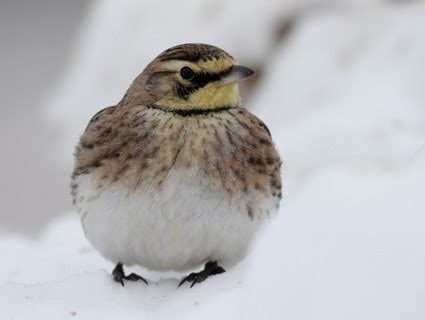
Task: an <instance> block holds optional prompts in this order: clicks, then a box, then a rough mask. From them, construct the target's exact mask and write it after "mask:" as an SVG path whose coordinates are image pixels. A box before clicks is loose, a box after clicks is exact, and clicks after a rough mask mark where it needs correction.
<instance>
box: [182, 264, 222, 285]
mask: <svg viewBox="0 0 425 320" xmlns="http://www.w3.org/2000/svg"><path fill="white" fill-rule="evenodd" d="M223 272H226V270H224V268H223V267H220V266H219V265H218V264H217V261H209V262H207V263H206V264H205V267H204V270H202V271H200V272H192V273H191V274H189V275H188V276H186V277H184V278H183V279H182V281H180V283H179V287H180V286H181V285H182V284H183V283H185V282H191V285H190V287H191V288H192V287H193V286H194V285H195V284H197V283H201V282H203V281H205V280H206V279H207V278H208V277H209V276H213V275H216V274H220V273H223Z"/></svg>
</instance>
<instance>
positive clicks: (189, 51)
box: [121, 44, 254, 110]
mask: <svg viewBox="0 0 425 320" xmlns="http://www.w3.org/2000/svg"><path fill="white" fill-rule="evenodd" d="M253 73H254V71H253V70H251V69H249V68H247V67H243V66H239V65H236V64H235V60H234V59H233V57H232V56H231V55H229V54H228V53H227V52H225V51H224V50H221V49H220V48H217V47H214V46H211V45H206V44H183V45H179V46H176V47H172V48H170V49H168V50H166V51H164V52H163V53H161V54H160V55H159V56H157V57H156V58H155V59H154V60H153V61H152V62H151V63H149V65H148V66H147V67H146V68H145V70H143V72H142V73H141V74H140V75H139V76H138V77H137V78H136V79H135V80H134V82H133V83H132V85H131V86H130V88H129V89H128V91H127V93H126V95H125V96H124V98H123V100H122V102H121V103H123V104H126V105H137V104H144V105H150V104H155V105H157V106H162V107H166V108H170V109H181V110H190V109H215V108H222V107H234V106H238V105H239V104H240V95H239V86H238V83H237V82H238V81H239V80H241V79H243V78H246V77H248V76H250V75H251V74H253Z"/></svg>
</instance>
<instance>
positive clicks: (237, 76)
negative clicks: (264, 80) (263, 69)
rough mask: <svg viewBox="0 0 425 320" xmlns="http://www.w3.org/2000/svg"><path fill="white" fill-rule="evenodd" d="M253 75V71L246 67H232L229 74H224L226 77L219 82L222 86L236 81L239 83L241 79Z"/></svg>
mask: <svg viewBox="0 0 425 320" xmlns="http://www.w3.org/2000/svg"><path fill="white" fill-rule="evenodd" d="M253 73H254V70H252V69H250V68H248V67H244V66H238V65H233V66H232V69H231V70H230V72H229V73H226V75H224V76H223V77H222V78H221V79H220V81H221V83H222V84H227V83H231V82H236V81H239V80H242V79H245V78H247V77H249V76H250V75H252V74H253Z"/></svg>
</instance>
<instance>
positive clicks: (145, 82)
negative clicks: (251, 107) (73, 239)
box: [71, 43, 282, 287]
mask: <svg viewBox="0 0 425 320" xmlns="http://www.w3.org/2000/svg"><path fill="white" fill-rule="evenodd" d="M253 73H254V71H253V70H252V69H250V68H248V67H245V66H242V65H239V64H237V62H236V60H235V59H234V58H233V57H232V56H231V55H230V54H229V53H227V52H226V51H224V50H222V49H220V48H218V47H216V46H213V45H208V44H202V43H188V44H182V45H177V46H174V47H172V48H169V49H167V50H165V51H164V52H162V53H161V54H159V55H158V56H157V57H156V58H155V59H154V60H153V61H152V62H150V63H149V64H148V65H147V66H146V67H145V69H144V70H143V71H142V72H141V73H140V74H139V75H138V76H137V77H136V78H135V80H134V81H133V82H132V84H131V85H130V87H129V88H128V90H127V91H126V93H125V95H124V96H123V98H122V99H121V100H120V101H119V103H118V104H116V105H113V106H110V107H107V108H105V109H102V110H101V111H99V112H98V113H96V114H95V115H94V116H93V117H92V118H91V120H90V121H89V123H88V125H87V127H86V129H85V131H84V132H83V134H82V135H81V136H80V140H79V142H78V144H77V146H76V149H75V152H74V160H75V161H74V168H73V172H72V176H71V194H72V198H73V203H74V205H75V207H76V209H77V212H78V214H79V216H80V220H81V224H82V228H83V230H84V234H85V236H86V238H87V239H88V240H89V242H90V243H91V244H92V246H93V247H94V248H95V249H96V250H97V251H98V252H99V253H100V254H101V255H102V256H103V257H105V258H106V259H107V260H109V261H111V262H112V263H113V264H114V265H115V268H114V269H113V271H112V277H113V280H115V281H116V282H118V283H120V284H121V285H122V286H124V282H125V281H138V280H141V281H143V282H145V283H146V284H147V283H148V281H147V280H146V279H145V278H144V277H143V276H141V275H138V274H136V273H131V274H128V275H126V273H125V271H124V266H133V265H136V266H142V267H144V268H146V269H149V270H154V271H160V272H167V271H176V272H181V273H185V272H188V273H189V272H190V271H193V270H201V271H199V272H195V271H193V272H191V273H189V274H188V275H187V276H185V277H183V278H182V280H181V282H180V283H179V286H181V285H183V284H184V283H188V284H189V285H190V287H193V286H194V285H195V284H198V283H200V282H203V281H204V280H206V279H207V278H209V277H210V276H213V275H218V274H221V273H223V272H225V271H226V270H228V269H229V268H232V267H234V266H236V265H237V264H238V263H239V262H241V261H242V260H243V259H244V258H245V257H246V256H247V254H248V252H249V251H250V248H251V246H252V243H253V240H254V239H255V237H256V235H257V234H258V232H259V230H260V229H262V226H263V225H264V224H265V223H266V221H269V220H270V219H271V218H273V217H274V216H275V215H276V214H277V212H278V209H279V203H280V201H281V198H282V184H281V160H280V156H279V154H278V152H277V149H276V147H275V144H274V142H273V139H272V136H271V133H270V131H269V129H268V128H267V126H266V125H265V124H264V122H263V121H261V120H260V119H259V118H257V117H256V116H255V115H253V114H252V113H251V112H250V111H248V110H247V109H246V108H244V107H242V103H241V95H240V93H239V82H240V81H241V80H243V79H245V78H247V77H249V76H251V75H252V74H253ZM202 267H203V269H202ZM186 274H187V273H186Z"/></svg>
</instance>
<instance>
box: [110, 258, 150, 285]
mask: <svg viewBox="0 0 425 320" xmlns="http://www.w3.org/2000/svg"><path fill="white" fill-rule="evenodd" d="M112 276H113V278H114V280H115V281H116V282H119V283H121V285H122V286H123V287H124V280H129V281H139V280H142V281H143V282H144V283H146V284H148V282H147V281H146V279H145V278H143V277H142V276H139V275H138V274H135V273H130V274H129V275H128V276H126V275H125V273H124V269H123V266H122V264H121V263H118V264H117V266H116V267H115V268H114V270H112Z"/></svg>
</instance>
